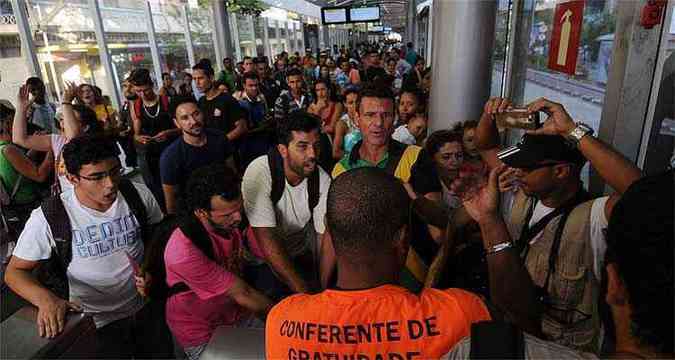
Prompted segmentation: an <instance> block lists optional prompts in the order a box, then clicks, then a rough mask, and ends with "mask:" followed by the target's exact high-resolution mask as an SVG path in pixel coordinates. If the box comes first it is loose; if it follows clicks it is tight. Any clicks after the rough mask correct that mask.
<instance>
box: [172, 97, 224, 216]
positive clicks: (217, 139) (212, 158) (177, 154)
mask: <svg viewBox="0 0 675 360" xmlns="http://www.w3.org/2000/svg"><path fill="white" fill-rule="evenodd" d="M171 113H172V114H173V121H174V123H175V124H176V127H178V128H179V129H180V130H181V137H179V138H178V139H176V141H174V142H173V143H172V144H171V145H169V147H167V148H166V149H165V150H164V152H162V157H161V160H160V172H161V176H162V189H163V191H164V201H165V203H166V212H167V213H169V214H175V213H176V204H177V199H179V198H180V196H181V193H183V191H184V186H185V182H186V180H187V179H188V178H189V177H190V174H191V173H192V172H193V171H194V170H196V169H198V168H201V167H204V166H207V165H211V164H216V163H220V164H226V163H227V161H228V159H229V158H230V156H232V155H233V154H234V152H235V149H234V147H233V146H232V143H231V142H230V141H228V140H227V139H225V136H224V134H223V133H222V132H221V131H219V130H216V129H207V128H205V127H204V117H203V115H202V112H201V111H200V110H199V108H198V107H197V103H196V101H195V100H194V98H192V97H187V98H176V99H174V100H172V101H171Z"/></svg>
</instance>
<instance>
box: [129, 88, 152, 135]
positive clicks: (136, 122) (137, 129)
mask: <svg viewBox="0 0 675 360" xmlns="http://www.w3.org/2000/svg"><path fill="white" fill-rule="evenodd" d="M136 101H142V100H141V99H138V100H136ZM129 115H130V116H131V126H132V128H133V129H134V141H136V142H137V143H139V144H141V145H145V144H147V143H148V142H149V141H150V139H151V137H150V136H147V135H141V125H142V124H141V119H139V118H138V117H137V116H136V111H134V104H133V103H131V104H130V105H129Z"/></svg>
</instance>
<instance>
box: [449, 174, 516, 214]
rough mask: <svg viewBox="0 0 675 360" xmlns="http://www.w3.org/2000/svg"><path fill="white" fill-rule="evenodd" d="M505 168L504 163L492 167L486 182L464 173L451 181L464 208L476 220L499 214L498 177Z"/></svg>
mask: <svg viewBox="0 0 675 360" xmlns="http://www.w3.org/2000/svg"><path fill="white" fill-rule="evenodd" d="M505 170H506V166H505V165H501V166H498V167H496V168H494V169H492V171H491V172H490V176H489V178H488V181H487V183H485V182H482V183H481V182H478V181H476V179H475V177H472V176H467V175H465V174H461V175H460V178H459V179H457V180H455V181H454V182H453V184H452V189H453V191H455V192H457V193H458V194H459V195H460V198H461V199H462V203H463V204H464V208H465V209H466V211H467V212H468V213H469V215H470V216H471V217H472V218H473V219H474V220H475V221H476V222H478V223H481V222H483V221H485V220H488V219H491V218H494V217H497V216H499V189H498V182H499V180H498V179H499V175H500V174H501V173H502V172H504V171H505Z"/></svg>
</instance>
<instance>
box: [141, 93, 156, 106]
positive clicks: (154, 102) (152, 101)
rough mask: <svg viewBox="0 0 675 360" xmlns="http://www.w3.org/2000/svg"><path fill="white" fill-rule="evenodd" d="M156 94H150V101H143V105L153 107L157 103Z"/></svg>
mask: <svg viewBox="0 0 675 360" xmlns="http://www.w3.org/2000/svg"><path fill="white" fill-rule="evenodd" d="M157 98H158V96H157V94H155V93H153V94H152V99H143V104H145V105H155V104H156V103H157Z"/></svg>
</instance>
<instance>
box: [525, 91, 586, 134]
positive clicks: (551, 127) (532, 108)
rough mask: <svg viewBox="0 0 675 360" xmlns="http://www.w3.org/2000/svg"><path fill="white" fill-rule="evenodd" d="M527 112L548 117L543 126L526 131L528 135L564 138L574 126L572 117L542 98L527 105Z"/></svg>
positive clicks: (562, 108)
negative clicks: (541, 113)
mask: <svg viewBox="0 0 675 360" xmlns="http://www.w3.org/2000/svg"><path fill="white" fill-rule="evenodd" d="M527 110H528V111H529V112H531V113H533V112H536V111H541V112H544V113H546V114H547V115H548V119H546V121H545V122H544V126H542V127H541V128H539V129H536V130H530V131H528V133H530V134H535V135H562V136H565V135H567V134H568V133H569V132H570V131H572V129H574V127H575V126H576V124H575V123H574V121H573V120H572V117H571V116H570V115H569V114H568V113H567V111H566V110H565V108H564V107H563V106H562V105H560V104H558V103H555V102H553V101H550V100H547V99H544V98H539V99H537V100H535V101H533V102H531V103H530V104H529V105H527Z"/></svg>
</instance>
